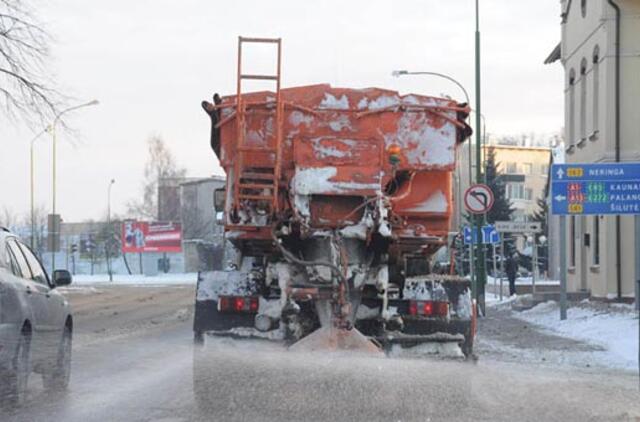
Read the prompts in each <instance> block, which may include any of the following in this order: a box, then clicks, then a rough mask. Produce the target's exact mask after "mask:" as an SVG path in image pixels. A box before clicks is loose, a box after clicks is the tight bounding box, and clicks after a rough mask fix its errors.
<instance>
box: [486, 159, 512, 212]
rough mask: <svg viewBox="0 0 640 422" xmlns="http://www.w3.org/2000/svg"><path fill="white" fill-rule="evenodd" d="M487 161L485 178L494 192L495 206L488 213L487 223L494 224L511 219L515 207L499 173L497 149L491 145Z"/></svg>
mask: <svg viewBox="0 0 640 422" xmlns="http://www.w3.org/2000/svg"><path fill="white" fill-rule="evenodd" d="M486 160H487V163H486V168H485V180H486V184H487V186H489V187H490V188H491V191H492V192H493V198H494V202H493V207H491V210H489V212H488V213H487V223H489V224H494V223H495V222H496V221H508V220H511V214H513V211H514V209H513V208H512V207H511V201H509V198H507V194H506V187H505V184H504V180H503V179H502V177H501V175H500V174H498V164H499V163H496V151H495V149H494V148H492V147H490V148H489V149H488V150H487V158H486Z"/></svg>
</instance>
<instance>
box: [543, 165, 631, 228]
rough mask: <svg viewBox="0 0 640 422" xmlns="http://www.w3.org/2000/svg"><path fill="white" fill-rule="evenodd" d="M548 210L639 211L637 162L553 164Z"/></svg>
mask: <svg viewBox="0 0 640 422" xmlns="http://www.w3.org/2000/svg"><path fill="white" fill-rule="evenodd" d="M551 213H552V214H557V215H582V214H601V215H604V214H640V163H606V164H604V163H602V164H554V165H553V167H552V168H551Z"/></svg>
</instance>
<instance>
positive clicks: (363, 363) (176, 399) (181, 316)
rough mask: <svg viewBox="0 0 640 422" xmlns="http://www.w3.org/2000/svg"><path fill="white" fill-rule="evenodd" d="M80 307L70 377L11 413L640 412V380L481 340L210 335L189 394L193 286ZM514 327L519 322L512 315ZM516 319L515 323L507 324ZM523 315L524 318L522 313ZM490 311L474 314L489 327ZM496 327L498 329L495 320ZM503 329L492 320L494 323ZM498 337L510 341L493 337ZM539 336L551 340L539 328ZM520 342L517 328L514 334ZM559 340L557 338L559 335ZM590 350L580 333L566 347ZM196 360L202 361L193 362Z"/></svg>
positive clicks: (368, 415) (97, 295)
mask: <svg viewBox="0 0 640 422" xmlns="http://www.w3.org/2000/svg"><path fill="white" fill-rule="evenodd" d="M92 288H94V289H96V291H94V292H92V293H90V294H88V293H86V292H85V293H80V292H73V293H69V296H70V298H71V301H72V302H73V304H74V305H75V308H76V310H77V314H76V321H77V323H76V329H77V331H76V334H77V337H76V339H77V341H76V343H75V345H74V357H73V376H72V382H71V387H70V391H69V392H68V393H67V394H64V395H52V394H50V393H49V392H46V391H44V390H43V389H42V387H41V386H40V385H38V384H39V382H37V381H38V380H37V379H36V378H35V377H34V378H33V380H32V381H34V382H32V383H31V384H32V386H31V397H30V399H29V401H28V403H27V404H26V405H25V406H24V407H23V408H22V409H20V410H18V411H16V412H15V413H13V414H4V415H2V414H0V420H2V421H8V422H15V421H36V422H38V421H69V422H75V421H81V422H86V421H88V420H90V421H236V420H237V421H245V420H252V421H263V420H264V421H286V420H296V421H298V420H306V421H309V420H311V421H324V420H332V421H338V420H339V421H342V420H345V421H346V420H349V421H427V420H429V421H439V420H459V421H467V420H469V421H470V420H473V421H476V420H492V421H494V420H503V421H514V420H519V421H527V420H531V421H541V420H562V421H583V420H598V421H600V420H616V421H625V420H630V421H633V420H635V418H636V417H640V394H639V392H638V384H637V382H638V380H637V377H636V376H635V375H633V374H630V373H628V372H627V373H625V372H620V371H616V370H612V369H607V368H604V369H602V368H598V369H595V368H586V367H582V368H577V367H574V366H570V365H565V366H562V365H559V366H558V365H551V364H549V365H547V364H545V363H544V362H539V361H536V362H533V361H529V360H527V359H520V360H518V359H511V358H510V359H504V355H503V354H501V353H498V352H494V351H491V350H484V349H483V348H480V353H481V354H480V359H479V361H478V362H477V363H471V362H461V361H440V360H434V359H424V358H423V359H416V358H413V359H409V358H391V359H390V358H373V357H362V356H352V355H346V356H344V355H328V356H326V355H325V356H322V355H308V354H307V355H300V354H295V353H292V352H287V351H285V350H284V349H283V348H282V347H281V346H279V345H277V344H273V343H269V342H265V341H252V340H245V341H237V340H230V339H213V340H211V341H210V342H209V344H208V345H207V348H206V354H205V366H204V369H202V371H201V372H199V374H200V375H202V376H203V377H204V378H205V385H206V386H207V389H208V390H209V394H210V397H211V398H210V403H205V406H204V410H203V411H200V410H198V408H197V406H196V402H195V400H194V394H193V356H194V354H193V352H194V350H193V345H192V337H191V317H190V315H191V304H192V300H193V286H187V287H179V286H164V287H136V286H110V287H108V286H107V287H104V286H103V287H95V286H94V287H92ZM509 321H512V322H511V323H512V324H516V325H514V326H513V327H512V328H513V329H516V330H518V329H521V326H518V325H517V324H518V320H517V319H515V318H511V319H510V320H509ZM514 321H515V322H514ZM521 323H523V324H524V323H525V322H521ZM497 324H500V323H499V322H498V321H497V320H496V321H491V320H490V319H487V320H486V321H485V322H483V325H482V326H481V327H480V328H481V330H482V331H481V336H482V335H484V334H483V333H487V335H489V334H490V332H491V330H490V328H491V327H497ZM503 328H504V327H503ZM497 331H498V332H499V331H501V330H500V329H498V330H497ZM490 335H491V336H493V337H492V338H493V340H494V341H495V342H496V343H497V342H500V341H505V342H506V341H507V340H506V339H505V337H504V336H502V337H500V335H499V333H498V334H496V333H493V334H490ZM540 336H542V337H538V338H537V341H538V342H545V341H548V338H547V337H545V336H548V334H545V333H542V334H540ZM512 340H513V344H512V347H514V348H517V347H519V346H520V345H519V344H518V341H519V340H518V338H517V336H514V337H513V338H512ZM558 341H565V340H563V339H561V340H558ZM572 345H575V346H576V347H587V348H588V346H578V345H583V343H581V342H577V341H575V342H574V343H568V344H566V343H561V347H560V348H559V350H562V349H563V348H565V347H573V346H572ZM201 363H202V362H201Z"/></svg>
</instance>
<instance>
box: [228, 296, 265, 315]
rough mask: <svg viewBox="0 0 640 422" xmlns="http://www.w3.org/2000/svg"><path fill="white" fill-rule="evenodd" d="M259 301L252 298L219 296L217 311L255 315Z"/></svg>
mask: <svg viewBox="0 0 640 422" xmlns="http://www.w3.org/2000/svg"><path fill="white" fill-rule="evenodd" d="M258 308H259V301H258V298H257V297H254V296H219V297H218V311H220V312H245V313H253V314H255V313H257V312H258Z"/></svg>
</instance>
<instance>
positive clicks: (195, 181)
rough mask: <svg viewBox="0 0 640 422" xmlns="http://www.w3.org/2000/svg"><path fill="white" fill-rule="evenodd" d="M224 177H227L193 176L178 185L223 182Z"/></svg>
mask: <svg viewBox="0 0 640 422" xmlns="http://www.w3.org/2000/svg"><path fill="white" fill-rule="evenodd" d="M226 179H227V178H226V177H224V176H210V177H203V178H201V179H196V178H193V179H191V180H188V181H186V182H182V183H180V186H188V185H198V184H202V183H210V182H224V181H225V180H226Z"/></svg>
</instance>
